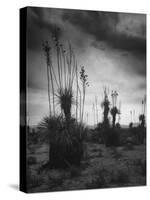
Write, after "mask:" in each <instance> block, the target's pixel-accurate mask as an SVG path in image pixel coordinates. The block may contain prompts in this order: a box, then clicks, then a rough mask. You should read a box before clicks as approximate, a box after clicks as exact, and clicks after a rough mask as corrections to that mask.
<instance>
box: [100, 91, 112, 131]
mask: <svg viewBox="0 0 150 200" xmlns="http://www.w3.org/2000/svg"><path fill="white" fill-rule="evenodd" d="M101 106H102V108H104V112H103V115H104V117H103V126H104V127H105V128H107V127H108V126H109V119H108V114H109V110H110V102H109V100H108V94H107V91H106V88H105V89H104V100H103V102H102V104H101Z"/></svg>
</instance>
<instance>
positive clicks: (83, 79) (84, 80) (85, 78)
mask: <svg viewBox="0 0 150 200" xmlns="http://www.w3.org/2000/svg"><path fill="white" fill-rule="evenodd" d="M80 80H81V83H82V92H83V97H82V112H81V122H83V115H84V104H85V92H86V87H89V83H88V75H87V74H86V73H85V69H84V66H82V67H81V71H80Z"/></svg>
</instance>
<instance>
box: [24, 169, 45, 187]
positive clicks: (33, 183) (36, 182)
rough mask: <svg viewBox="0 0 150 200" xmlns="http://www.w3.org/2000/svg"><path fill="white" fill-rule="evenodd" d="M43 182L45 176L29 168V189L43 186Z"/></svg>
mask: <svg viewBox="0 0 150 200" xmlns="http://www.w3.org/2000/svg"><path fill="white" fill-rule="evenodd" d="M42 183H43V178H42V177H41V176H39V175H37V174H36V175H35V174H34V175H33V174H32V172H31V171H30V170H29V171H28V173H27V187H28V189H31V188H34V187H38V186H41V185H42Z"/></svg>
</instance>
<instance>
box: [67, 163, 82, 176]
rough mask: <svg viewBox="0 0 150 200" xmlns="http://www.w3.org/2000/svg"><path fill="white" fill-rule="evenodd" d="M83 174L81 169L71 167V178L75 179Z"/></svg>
mask: <svg viewBox="0 0 150 200" xmlns="http://www.w3.org/2000/svg"><path fill="white" fill-rule="evenodd" d="M80 174H81V169H80V168H79V167H75V166H71V168H70V177H71V178H74V177H77V176H79V175H80Z"/></svg>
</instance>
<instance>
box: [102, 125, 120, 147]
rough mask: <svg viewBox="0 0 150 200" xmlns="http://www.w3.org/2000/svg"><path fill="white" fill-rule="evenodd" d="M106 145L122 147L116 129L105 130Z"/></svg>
mask: <svg viewBox="0 0 150 200" xmlns="http://www.w3.org/2000/svg"><path fill="white" fill-rule="evenodd" d="M104 135H105V136H104V137H105V145H106V146H107V147H109V146H119V145H120V135H119V131H118V129H116V128H108V129H106V130H104Z"/></svg>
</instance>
